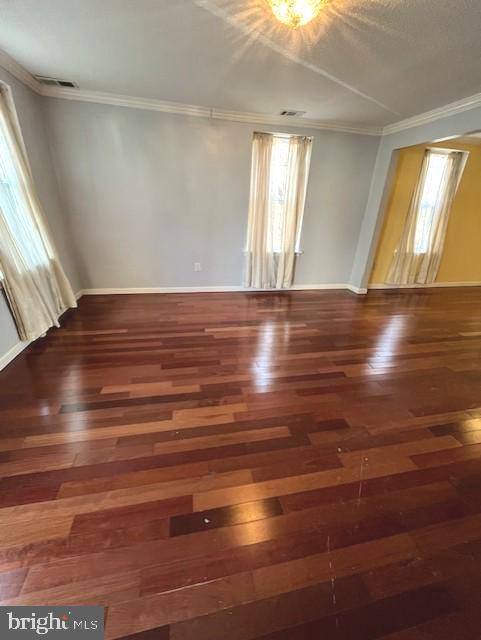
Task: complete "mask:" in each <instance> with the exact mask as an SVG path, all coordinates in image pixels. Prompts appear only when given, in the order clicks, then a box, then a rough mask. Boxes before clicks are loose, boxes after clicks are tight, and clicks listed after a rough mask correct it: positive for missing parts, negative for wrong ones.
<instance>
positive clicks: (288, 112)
mask: <svg viewBox="0 0 481 640" xmlns="http://www.w3.org/2000/svg"><path fill="white" fill-rule="evenodd" d="M305 113H306V112H305V111H295V110H294V109H283V110H282V111H281V113H280V115H281V116H286V117H288V118H292V117H293V116H297V117H298V118H300V117H301V116H303V115H305Z"/></svg>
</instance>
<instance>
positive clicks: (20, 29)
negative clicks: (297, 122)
mask: <svg viewBox="0 0 481 640" xmlns="http://www.w3.org/2000/svg"><path fill="white" fill-rule="evenodd" d="M0 24H1V29H0V47H1V48H3V49H4V50H5V51H6V52H7V53H8V54H9V55H10V56H12V57H13V58H15V59H16V60H17V61H18V62H19V63H20V64H22V65H23V66H24V67H25V68H26V69H28V70H29V71H30V72H31V73H34V74H40V75H50V76H55V77H61V78H65V79H68V80H73V81H74V82H76V83H77V84H78V85H79V86H80V87H81V88H82V89H85V90H94V91H101V92H108V93H119V94H125V95H130V96H137V97H142V98H152V99H159V100H167V101H173V102H182V103H188V104H195V105H200V106H205V107H214V108H218V109H229V110H238V111H250V112H261V113H266V114H277V113H279V111H280V110H281V109H284V108H288V109H298V110H303V111H306V112H307V113H306V117H308V118H316V119H322V120H326V121H344V122H348V123H352V124H359V125H377V126H383V125H386V124H389V123H392V122H396V121H399V120H401V119H403V118H407V117H410V116H413V115H416V114H418V113H422V112H424V111H427V110H430V109H434V108H436V107H440V106H443V105H445V104H447V103H450V102H453V101H455V100H459V99H462V98H464V97H467V96H470V95H473V94H475V93H478V92H480V91H481V64H480V63H479V61H480V59H481V38H480V37H479V34H480V32H481V0H331V1H330V4H329V6H328V8H327V9H326V10H325V11H324V13H323V15H322V16H321V18H320V19H319V20H318V21H317V22H316V23H315V24H311V25H310V26H309V27H308V28H305V29H303V30H299V31H294V32H292V31H289V30H287V29H286V28H284V27H281V26H280V25H279V24H278V23H276V22H275V20H274V19H273V18H272V16H271V14H270V12H269V10H268V8H267V5H266V2H265V0H81V1H80V2H79V1H78V0H0Z"/></svg>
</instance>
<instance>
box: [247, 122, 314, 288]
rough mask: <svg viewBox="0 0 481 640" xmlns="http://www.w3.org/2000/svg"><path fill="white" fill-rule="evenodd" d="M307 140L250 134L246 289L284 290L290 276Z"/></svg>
mask: <svg viewBox="0 0 481 640" xmlns="http://www.w3.org/2000/svg"><path fill="white" fill-rule="evenodd" d="M311 148H312V138H307V137H305V136H294V135H292V136H291V135H281V134H269V133H255V134H254V142H253V148H252V169H251V191H250V204H249V220H248V231H247V250H246V260H247V264H246V279H245V285H246V286H247V287H252V288H259V289H268V288H277V289H282V288H288V287H290V286H291V284H292V281H293V277H294V266H295V255H296V252H298V251H299V243H300V237H301V228H302V220H303V216H304V206H305V199H306V190H307V181H308V176H309V165H310V158H311Z"/></svg>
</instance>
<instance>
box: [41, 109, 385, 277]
mask: <svg viewBox="0 0 481 640" xmlns="http://www.w3.org/2000/svg"><path fill="white" fill-rule="evenodd" d="M45 113H46V115H47V127H48V136H49V142H50V147H51V152H52V157H53V160H54V165H55V171H56V174H57V178H58V182H59V184H61V185H62V197H63V201H64V203H65V212H66V213H67V214H68V217H69V225H70V226H71V229H72V233H73V237H74V238H75V243H76V245H77V246H78V247H79V248H80V255H79V266H80V272H81V279H82V285H83V287H84V288H122V287H127V288H136V287H183V286H188V287H190V286H237V285H241V284H242V275H243V250H244V245H245V237H246V226H247V208H248V198H249V179H250V164H251V146H252V134H253V131H255V130H267V131H269V130H272V127H266V126H260V125H257V126H256V125H251V124H243V123H236V122H225V121H221V120H208V119H204V118H194V117H186V116H177V115H173V114H166V113H160V112H154V111H146V110H140V109H130V108H123V107H115V106H109V105H100V104H90V103H82V102H73V101H69V100H58V99H48V100H46V101H45ZM274 129H275V130H279V127H275V128H274ZM282 130H283V131H286V132H289V131H290V132H293V133H302V134H305V135H312V136H314V146H313V156H312V163H311V173H310V180H309V188H308V196H307V203H306V212H305V220H304V227H303V234H302V248H303V250H304V255H303V256H302V257H301V258H300V259H299V261H298V268H297V273H296V284H322V283H332V284H337V283H346V282H349V278H350V274H351V268H352V262H353V259H354V253H355V249H356V246H357V240H358V237H359V231H360V226H361V223H362V216H363V214H364V210H365V206H366V201H367V196H368V191H369V185H370V182H371V176H372V171H373V167H374V162H375V158H376V153H377V148H378V145H379V139H378V138H376V137H371V136H361V135H352V134H344V133H335V132H329V131H319V130H314V131H311V130H308V129H306V130H301V129H289V128H282ZM194 262H200V263H201V264H202V271H201V272H198V273H196V272H194V270H193V265H194Z"/></svg>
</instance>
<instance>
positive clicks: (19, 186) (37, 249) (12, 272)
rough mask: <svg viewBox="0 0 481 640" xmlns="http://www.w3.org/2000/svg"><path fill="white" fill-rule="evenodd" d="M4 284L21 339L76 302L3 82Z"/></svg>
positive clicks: (54, 321) (0, 223)
mask: <svg viewBox="0 0 481 640" xmlns="http://www.w3.org/2000/svg"><path fill="white" fill-rule="evenodd" d="M0 283H1V284H2V286H3V288H4V291H5V294H6V296H7V300H8V302H9V305H10V308H11V310H12V313H13V317H14V319H15V322H16V325H17V329H18V333H19V336H20V338H21V339H22V340H34V339H36V338H38V337H39V336H41V335H42V334H44V333H45V332H46V331H47V329H49V328H50V327H52V326H54V325H55V326H59V322H58V319H59V317H60V315H61V314H62V313H63V312H64V311H65V310H66V309H67V308H68V307H76V306H77V303H76V300H75V296H74V294H73V291H72V288H71V286H70V284H69V282H68V280H67V277H66V276H65V273H64V271H63V269H62V267H61V265H60V263H59V262H58V259H57V257H56V254H55V251H54V248H53V246H52V243H51V240H50V238H49V234H48V230H47V228H46V225H45V222H44V219H43V214H42V210H41V206H40V203H39V201H38V198H37V195H36V193H35V187H34V184H33V180H32V176H31V174H30V167H29V164H28V160H27V156H26V152H25V148H24V145H23V140H22V137H21V133H20V129H19V126H18V121H17V118H16V114H15V111H14V108H13V104H12V101H11V97H10V95H9V93H8V89H7V88H6V87H5V86H3V85H0Z"/></svg>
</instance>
